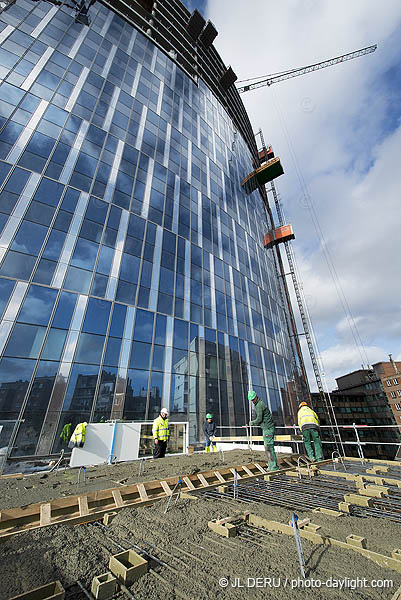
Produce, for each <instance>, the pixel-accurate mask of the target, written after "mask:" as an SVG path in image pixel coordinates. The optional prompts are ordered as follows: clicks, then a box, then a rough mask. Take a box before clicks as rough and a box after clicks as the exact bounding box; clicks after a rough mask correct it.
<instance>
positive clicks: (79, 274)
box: [64, 267, 92, 294]
mask: <svg viewBox="0 0 401 600" xmlns="http://www.w3.org/2000/svg"><path fill="white" fill-rule="evenodd" d="M91 279H92V271H84V270H83V269H78V268H77V267H69V268H68V272H67V276H66V278H65V281H64V288H65V289H67V290H71V291H72V292H79V293H81V294H87V293H88V292H89V287H90V283H91Z"/></svg>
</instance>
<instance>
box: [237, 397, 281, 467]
mask: <svg viewBox="0 0 401 600" xmlns="http://www.w3.org/2000/svg"><path fill="white" fill-rule="evenodd" d="M248 400H251V402H252V403H253V405H254V406H255V410H256V419H254V420H253V421H251V422H250V424H249V425H250V426H251V427H254V426H257V425H258V426H259V427H261V428H262V435H263V443H264V446H265V454H266V458H267V462H268V468H269V471H277V469H278V466H277V458H276V453H275V452H274V423H273V417H272V414H271V412H270V410H269V409H268V408H267V406H266V404H265V403H264V402H263V400H262V399H260V398H258V396H257V394H256V392H254V390H250V391H249V392H248ZM245 427H246V425H245Z"/></svg>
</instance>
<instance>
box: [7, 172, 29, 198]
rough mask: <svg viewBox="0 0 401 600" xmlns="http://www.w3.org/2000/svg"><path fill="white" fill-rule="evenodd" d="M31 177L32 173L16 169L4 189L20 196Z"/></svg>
mask: <svg viewBox="0 0 401 600" xmlns="http://www.w3.org/2000/svg"><path fill="white" fill-rule="evenodd" d="M30 175H31V173H30V172H29V171H25V169H19V168H18V167H17V168H16V169H14V171H13V173H12V175H11V177H10V179H9V180H8V181H7V184H6V187H5V188H4V189H6V190H8V191H9V192H14V193H15V194H20V193H21V192H22V190H23V189H24V187H25V185H26V182H27V181H28V179H29V177H30Z"/></svg>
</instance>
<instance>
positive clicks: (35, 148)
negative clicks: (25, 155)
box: [25, 131, 56, 158]
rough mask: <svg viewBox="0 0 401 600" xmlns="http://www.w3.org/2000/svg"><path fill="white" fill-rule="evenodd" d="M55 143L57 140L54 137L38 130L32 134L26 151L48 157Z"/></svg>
mask: <svg viewBox="0 0 401 600" xmlns="http://www.w3.org/2000/svg"><path fill="white" fill-rule="evenodd" d="M55 143H56V140H55V139H54V138H52V137H49V136H48V135H43V133H39V132H38V131H36V132H35V133H34V134H33V135H32V137H31V139H30V141H29V143H28V145H27V147H26V151H28V152H32V154H34V155H38V156H42V157H43V158H48V157H49V155H50V152H51V151H52V149H53V146H54V144H55ZM26 151H25V152H26Z"/></svg>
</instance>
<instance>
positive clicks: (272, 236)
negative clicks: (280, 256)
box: [264, 225, 295, 248]
mask: <svg viewBox="0 0 401 600" xmlns="http://www.w3.org/2000/svg"><path fill="white" fill-rule="evenodd" d="M290 240H295V235H294V232H293V230H292V226H291V225H283V226H282V227H277V228H276V229H273V230H272V231H269V232H268V233H266V234H265V237H264V246H265V248H273V246H277V244H281V243H283V242H289V241H290Z"/></svg>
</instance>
